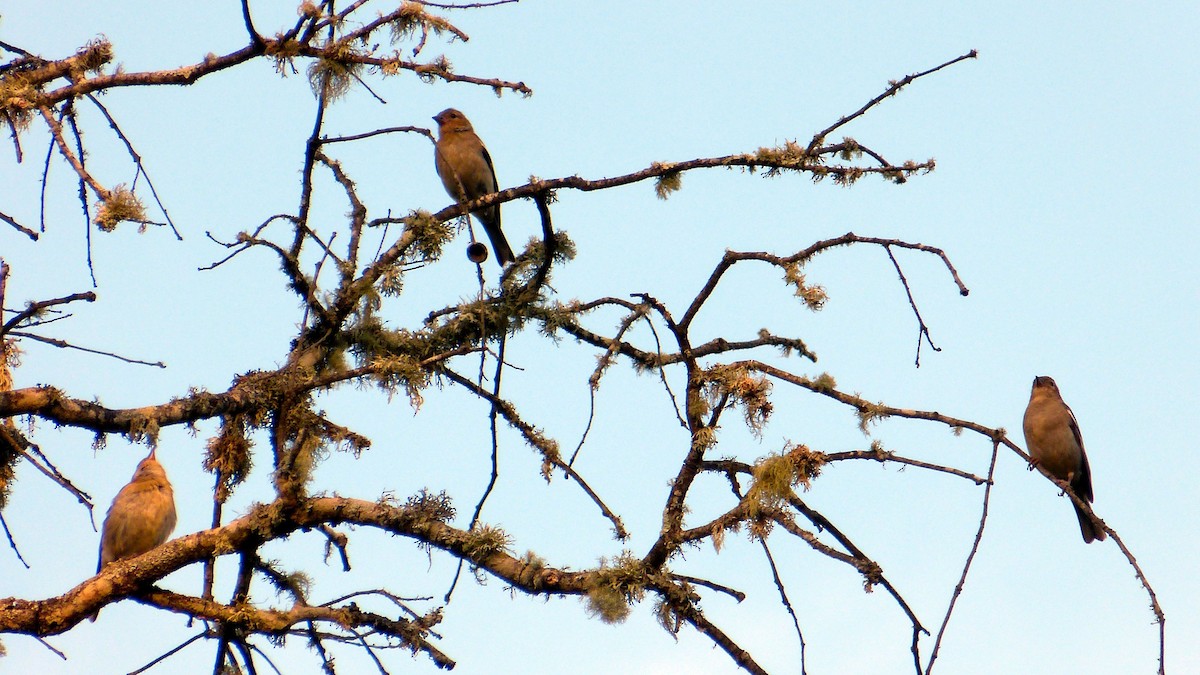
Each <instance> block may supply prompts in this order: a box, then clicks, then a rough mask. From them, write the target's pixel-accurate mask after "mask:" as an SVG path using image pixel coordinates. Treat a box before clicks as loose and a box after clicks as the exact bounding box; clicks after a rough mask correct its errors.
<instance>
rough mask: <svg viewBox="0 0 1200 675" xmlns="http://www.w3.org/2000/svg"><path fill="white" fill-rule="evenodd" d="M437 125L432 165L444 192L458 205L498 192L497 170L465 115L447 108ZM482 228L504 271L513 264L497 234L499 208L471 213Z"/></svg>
mask: <svg viewBox="0 0 1200 675" xmlns="http://www.w3.org/2000/svg"><path fill="white" fill-rule="evenodd" d="M433 121H435V122H437V123H438V140H437V145H436V146H435V148H434V161H435V162H436V165H437V172H438V176H439V177H441V179H442V185H443V186H445V188H446V192H447V193H449V194H450V196H451V197H453V198H454V199H455V200H457V201H459V202H466V201H470V200H472V199H478V198H479V197H482V196H484V195H487V194H491V193H493V192H496V191H498V190H499V189H500V188H499V185H498V184H497V183H496V169H495V167H493V166H492V156H491V155H489V154H488V151H487V148H485V147H483V141H481V140H479V137H478V136H476V135H475V129H474V128H472V127H471V123H470V122H469V121H468V120H467V117H466V115H463V114H462V113H461V112H459V111H457V110H455V109H454V108H447V109H445V110H443V111H442V112H440V113H438V114H437V115H435V116H434V118H433ZM471 213H472V214H473V215H474V216H475V217H476V218H478V219H479V222H480V223H481V224H483V230H484V232H487V236H488V239H489V240H491V242H492V250H493V251H495V252H496V262H498V263H500V266H501V267H503V266H504V265H505V264H506V263H510V262H512V261H513V258H514V257H515V256H513V252H512V249H511V248H509V246H508V241H507V240H506V239H505V238H504V233H503V232H501V231H500V205H499V204H496V205H494V206H488V207H485V208H482V209H476V210H474V211H472V212H471Z"/></svg>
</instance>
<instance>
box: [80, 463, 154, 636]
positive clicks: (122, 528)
mask: <svg viewBox="0 0 1200 675" xmlns="http://www.w3.org/2000/svg"><path fill="white" fill-rule="evenodd" d="M174 529H175V493H174V492H173V491H172V490H171V481H169V480H167V472H166V471H165V470H163V467H162V464H159V463H158V459H157V458H156V457H155V450H153V449H151V450H150V454H149V455H148V456H147V457H146V459H143V460H142V461H141V463H139V464H138V466H137V469H136V470H135V471H134V472H133V478H131V479H130V480H129V483H128V484H127V485H126V486H125V487H123V488H121V491H120V492H118V493H117V496H116V497H114V498H113V502H112V506H110V507H108V515H107V516H105V518H104V528H103V530H102V533H101V535H100V562H99V563H98V564H97V565H96V572H99V571H100V570H102V569H104V567H105V566H106V565H108V564H109V563H111V562H115V561H117V560H123V559H125V558H132V557H134V556H138V555H141V554H143V553H145V552H146V551H149V550H150V549H152V548H154V547H155V546H158V545H159V544H161V543H163V542H164V541H166V540H167V537H169V536H170V535H171V531H172V530H174ZM98 615H99V612H97V613H96V614H93V615H92V616H91V620H92V621H95V620H96V617H97V616H98Z"/></svg>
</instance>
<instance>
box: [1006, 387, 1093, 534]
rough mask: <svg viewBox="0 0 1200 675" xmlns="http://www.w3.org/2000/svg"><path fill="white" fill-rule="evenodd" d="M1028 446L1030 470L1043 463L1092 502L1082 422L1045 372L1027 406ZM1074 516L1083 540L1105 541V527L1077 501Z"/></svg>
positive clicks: (1076, 492)
mask: <svg viewBox="0 0 1200 675" xmlns="http://www.w3.org/2000/svg"><path fill="white" fill-rule="evenodd" d="M1022 426H1023V427H1024V429H1025V445H1026V446H1027V447H1028V448H1029V456H1030V457H1031V458H1032V461H1031V462H1030V465H1029V469H1030V470H1031V471H1032V470H1033V467H1034V466H1041V467H1042V468H1043V469H1045V470H1046V471H1048V472H1049V473H1050V475H1052V476H1054V477H1055V478H1057V479H1059V480H1061V481H1065V482H1066V483H1067V484H1068V485H1070V486H1071V490H1073V491H1074V492H1075V494H1076V495H1078V496H1079V498H1080V499H1082V500H1084V501H1087V502H1089V503H1090V502H1093V501H1095V499H1094V497H1093V496H1092V470H1091V469H1090V468H1089V467H1088V460H1087V453H1086V452H1084V450H1083V436H1082V434H1080V433H1079V423H1078V422H1076V421H1075V415H1074V413H1072V412H1071V409H1070V408H1069V407H1067V404H1066V402H1064V401H1063V399H1062V394H1060V393H1059V392H1058V385H1057V384H1055V382H1054V379H1053V378H1051V377H1047V376H1045V375H1042V376H1040V377H1035V378H1033V391H1032V392H1031V393H1030V395H1029V405H1028V406H1027V407H1026V408H1025V421H1024V424H1023V425H1022ZM1071 505H1072V506H1074V507H1075V516H1076V517H1077V518H1078V519H1079V531H1080V532H1081V533H1082V534H1083V541H1084V543H1087V544H1090V543H1092V542H1093V541H1096V540H1100V541H1104V539H1105V537H1106V536H1107V535H1106V534H1105V533H1104V530H1102V529H1100V528H1099V527H1097V526H1096V524H1095V523H1094V522H1093V521H1092V518H1091V516H1089V515H1088V514H1087V513H1085V512H1084V511H1083V509H1081V508H1079V506H1077V505H1076V504H1075V503H1074V502H1072V503H1071Z"/></svg>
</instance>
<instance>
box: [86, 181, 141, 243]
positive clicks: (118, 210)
mask: <svg viewBox="0 0 1200 675" xmlns="http://www.w3.org/2000/svg"><path fill="white" fill-rule="evenodd" d="M92 220H93V222H94V223H96V226H97V227H99V228H100V229H101V230H103V231H105V232H112V231H114V230H116V229H117V225H119V224H120V223H123V222H125V221H130V222H135V223H140V222H145V221H146V209H145V207H144V206H142V202H141V200H139V199H138V198H137V195H135V194H133V191H132V190H130V189H129V188H127V187H125V186H124V185H118V186H116V187H114V188H113V189H112V190H111V191H109V193H108V194H107V195H105V196H104V197H103V198H102V199H101V200H100V202H99V203H98V204H96V217H95V218H93V219H92Z"/></svg>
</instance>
